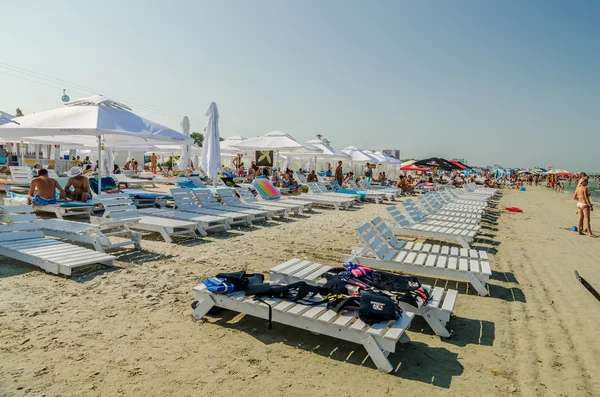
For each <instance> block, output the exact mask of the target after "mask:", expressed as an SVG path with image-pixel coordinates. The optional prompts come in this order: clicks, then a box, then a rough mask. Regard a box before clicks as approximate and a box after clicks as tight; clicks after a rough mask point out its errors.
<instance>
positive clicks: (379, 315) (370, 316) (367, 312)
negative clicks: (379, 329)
mask: <svg viewBox="0 0 600 397" xmlns="http://www.w3.org/2000/svg"><path fill="white" fill-rule="evenodd" d="M401 313H402V311H401V309H400V308H399V307H398V305H397V304H396V302H394V300H393V299H392V298H390V297H389V296H386V295H378V294H374V293H371V292H367V291H363V292H362V293H361V294H360V307H359V308H358V318H360V319H361V320H362V321H363V322H364V323H365V324H368V325H373V324H376V323H380V322H382V321H390V320H396V319H397V318H398V317H400V316H401Z"/></svg>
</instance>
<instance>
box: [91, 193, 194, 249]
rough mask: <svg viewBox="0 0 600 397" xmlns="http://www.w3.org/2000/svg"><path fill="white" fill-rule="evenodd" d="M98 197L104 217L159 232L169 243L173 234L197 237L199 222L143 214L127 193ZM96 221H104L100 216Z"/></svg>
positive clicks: (136, 227)
mask: <svg viewBox="0 0 600 397" xmlns="http://www.w3.org/2000/svg"><path fill="white" fill-rule="evenodd" d="M97 197H98V200H100V202H101V203H102V206H103V207H104V215H103V216H102V218H105V219H106V218H110V219H118V220H123V221H125V220H126V221H131V222H132V224H131V225H130V226H129V227H130V228H131V229H133V230H143V231H147V232H156V233H159V234H160V235H161V236H162V238H163V239H164V240H165V241H166V242H167V243H170V242H172V241H173V240H172V239H171V237H172V236H189V237H196V229H197V228H198V223H197V222H189V221H180V220H176V219H168V218H161V217H158V216H148V215H142V214H141V213H140V212H139V211H138V209H137V208H136V207H135V205H133V202H132V201H131V198H130V197H129V195H128V194H126V193H113V194H101V195H99V196H97ZM94 221H95V222H98V224H102V222H103V220H102V219H99V218H96V219H94Z"/></svg>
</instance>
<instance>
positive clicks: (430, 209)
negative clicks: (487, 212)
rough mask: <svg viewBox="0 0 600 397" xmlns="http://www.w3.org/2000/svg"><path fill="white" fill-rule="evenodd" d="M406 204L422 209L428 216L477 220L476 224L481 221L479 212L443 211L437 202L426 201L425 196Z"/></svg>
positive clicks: (410, 200)
mask: <svg viewBox="0 0 600 397" xmlns="http://www.w3.org/2000/svg"><path fill="white" fill-rule="evenodd" d="M406 202H407V203H410V204H411V205H414V206H415V207H420V208H423V209H424V211H425V212H427V213H428V214H430V215H433V214H435V215H446V216H452V217H457V218H465V219H474V220H477V221H478V222H479V220H480V219H481V213H480V212H459V211H452V210H449V209H448V210H445V209H443V208H442V206H440V205H439V204H438V202H437V201H435V200H431V199H427V198H426V197H425V195H422V196H421V199H416V200H414V201H413V200H412V199H409V200H407V201H406Z"/></svg>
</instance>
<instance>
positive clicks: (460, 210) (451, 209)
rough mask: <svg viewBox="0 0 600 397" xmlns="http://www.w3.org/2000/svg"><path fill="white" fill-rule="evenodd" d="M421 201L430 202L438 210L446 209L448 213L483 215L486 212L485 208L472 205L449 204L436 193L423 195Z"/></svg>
mask: <svg viewBox="0 0 600 397" xmlns="http://www.w3.org/2000/svg"><path fill="white" fill-rule="evenodd" d="M419 202H420V203H428V204H429V205H430V206H431V207H432V208H434V209H435V210H437V211H446V212H448V213H455V214H472V215H478V216H479V217H481V215H483V214H484V213H485V212H486V209H485V208H481V207H470V206H465V205H458V204H449V203H446V202H443V201H440V200H439V199H438V198H437V197H435V196H434V195H422V196H421V197H420V199H419Z"/></svg>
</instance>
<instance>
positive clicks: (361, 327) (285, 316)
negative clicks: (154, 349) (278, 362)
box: [192, 284, 415, 373]
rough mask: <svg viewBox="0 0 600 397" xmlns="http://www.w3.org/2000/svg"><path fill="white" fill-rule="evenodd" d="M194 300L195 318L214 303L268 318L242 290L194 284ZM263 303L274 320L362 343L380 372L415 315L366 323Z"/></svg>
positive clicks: (351, 316)
mask: <svg viewBox="0 0 600 397" xmlns="http://www.w3.org/2000/svg"><path fill="white" fill-rule="evenodd" d="M194 299H195V301H194V303H193V305H192V307H193V308H194V317H195V318H197V319H200V318H202V317H204V316H205V315H206V314H207V313H208V312H209V311H210V310H211V309H212V308H213V307H215V306H216V307H220V308H223V309H227V310H232V311H235V312H238V313H244V314H247V315H250V316H254V317H259V318H263V319H268V318H269V307H268V306H267V305H266V304H264V303H262V302H259V301H258V300H255V299H254V297H253V296H246V294H245V293H244V292H233V293H230V294H214V293H211V292H209V291H208V289H207V288H206V286H205V285H204V284H200V285H198V286H196V287H194ZM266 302H267V303H268V304H269V305H271V307H272V321H273V322H274V323H280V324H285V325H288V326H290V327H295V328H299V329H302V330H308V331H311V332H313V333H316V334H323V335H327V336H330V337H332V338H337V339H341V340H345V341H348V342H353V343H358V344H360V345H363V347H364V348H365V349H366V350H367V353H368V354H369V356H370V357H371V359H372V360H373V362H374V363H375V365H376V366H377V368H378V369H379V371H381V372H384V373H389V372H391V371H392V370H393V369H394V368H393V366H392V365H391V364H390V362H389V361H388V359H387V356H388V354H389V353H393V352H395V351H396V344H397V343H398V342H400V343H406V342H408V341H410V339H409V337H408V335H407V334H406V329H408V327H409V326H410V323H411V322H412V320H413V318H414V316H415V315H414V313H412V312H404V313H402V316H401V317H400V318H399V319H398V320H396V321H385V322H381V323H377V324H373V325H371V326H368V325H367V324H365V323H364V322H363V321H362V320H360V319H359V318H357V317H355V313H353V312H349V311H342V312H341V313H339V314H338V313H336V312H335V311H333V310H329V309H327V307H326V306H325V305H318V306H309V305H303V304H300V303H296V302H293V301H288V300H283V299H278V298H271V299H267V300H266Z"/></svg>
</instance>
